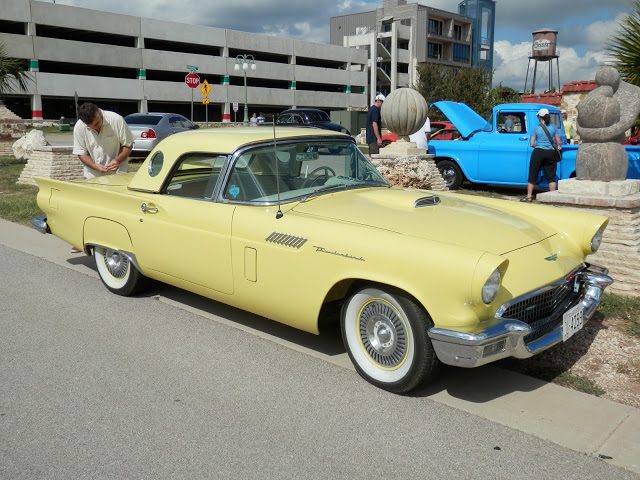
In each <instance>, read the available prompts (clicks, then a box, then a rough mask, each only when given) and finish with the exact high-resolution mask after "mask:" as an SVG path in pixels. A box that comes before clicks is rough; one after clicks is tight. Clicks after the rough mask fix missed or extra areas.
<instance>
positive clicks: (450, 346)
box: [428, 265, 613, 368]
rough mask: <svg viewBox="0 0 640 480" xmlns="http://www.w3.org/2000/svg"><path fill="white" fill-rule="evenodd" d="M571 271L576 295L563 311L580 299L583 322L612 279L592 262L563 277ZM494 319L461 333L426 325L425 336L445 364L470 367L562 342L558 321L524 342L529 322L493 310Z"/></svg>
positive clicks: (534, 353) (539, 350)
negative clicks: (476, 329)
mask: <svg viewBox="0 0 640 480" xmlns="http://www.w3.org/2000/svg"><path fill="white" fill-rule="evenodd" d="M572 275H574V276H575V277H577V278H578V279H579V281H580V296H579V297H578V298H577V301H574V302H572V303H571V305H568V306H567V307H566V308H565V309H564V311H567V310H569V309H570V308H573V307H574V306H576V305H578V304H580V303H581V304H582V306H583V308H584V321H585V323H586V322H587V321H588V320H589V319H590V318H591V316H592V315H593V314H594V312H595V310H596V308H597V307H598V305H599V304H600V301H601V297H602V292H603V291H604V289H605V288H606V287H607V286H609V285H611V284H612V283H613V279H612V278H611V277H609V276H608V275H607V270H606V269H604V268H602V267H598V266H596V265H586V266H585V267H581V268H580V269H579V270H578V271H575V270H574V271H573V272H571V273H570V274H569V275H567V277H565V278H571V280H572V279H573V277H572ZM558 282H560V284H561V285H562V284H563V282H562V281H556V282H553V283H552V284H550V285H549V286H545V287H543V288H541V289H537V290H535V291H534V292H530V293H528V294H526V295H522V296H520V297H518V298H516V299H513V300H511V301H510V302H508V303H507V304H505V305H506V307H505V305H503V306H502V307H500V309H499V311H500V312H504V311H505V310H506V308H507V307H508V306H509V305H511V304H513V303H515V302H520V301H522V300H523V299H526V298H529V297H531V296H533V295H536V294H539V293H540V292H541V291H545V290H548V289H549V288H553V286H554V285H555V286H557V285H558ZM503 307H505V308H503ZM563 313H564V312H563ZM496 320H498V322H497V323H496V324H494V325H492V326H490V327H488V328H486V329H484V330H482V331H480V332H477V333H464V332H458V331H455V330H448V329H444V328H437V327H433V328H431V329H429V332H428V333H429V337H430V338H431V343H432V344H433V348H434V349H435V351H436V355H437V356H438V359H439V360H440V361H441V362H442V363H445V364H447V365H454V366H457V367H465V368H473V367H478V366H480V365H484V364H487V363H491V362H495V361H496V360H500V359H502V358H506V357H515V358H529V357H532V356H533V355H536V354H538V353H540V352H542V351H544V350H546V349H548V348H550V347H552V346H553V345H556V344H558V343H560V342H562V323H560V324H559V325H557V326H556V327H555V328H554V329H553V330H551V331H550V332H548V333H546V334H545V335H543V336H541V337H540V338H537V339H535V340H533V341H531V342H529V343H525V341H524V338H525V337H526V336H527V335H529V334H530V333H531V332H532V327H531V326H530V325H528V324H526V323H524V322H522V321H520V320H514V319H508V318H507V319H505V318H501V317H499V316H498V314H497V313H496ZM498 342H504V345H503V346H501V349H500V350H499V351H497V352H495V353H492V354H491V355H488V356H486V357H485V356H484V350H485V347H487V346H489V345H494V344H496V343H498Z"/></svg>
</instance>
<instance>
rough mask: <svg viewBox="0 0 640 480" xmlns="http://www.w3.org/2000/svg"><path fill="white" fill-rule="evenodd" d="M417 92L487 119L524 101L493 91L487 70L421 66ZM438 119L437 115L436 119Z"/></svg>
mask: <svg viewBox="0 0 640 480" xmlns="http://www.w3.org/2000/svg"><path fill="white" fill-rule="evenodd" d="M638 1H640V0H638ZM416 90H418V91H419V92H420V93H421V94H422V96H423V97H424V98H425V100H426V101H427V103H428V104H429V105H431V104H432V103H433V102H437V101H439V100H450V101H453V102H462V103H465V104H467V105H468V106H469V108H471V109H473V110H475V111H476V112H478V114H480V115H481V116H483V117H488V116H489V115H490V114H491V109H492V108H493V107H494V106H495V105H496V104H498V103H509V102H519V101H520V94H519V93H518V92H516V91H515V90H513V89H512V88H508V87H503V86H502V85H499V86H497V87H495V88H491V72H489V71H488V70H486V69H484V68H472V67H450V66H448V65H442V64H436V63H424V64H421V65H419V66H418V83H417V84H416ZM434 113H435V112H434ZM430 116H431V115H430ZM437 117H438V114H437V113H435V115H434V116H433V118H437Z"/></svg>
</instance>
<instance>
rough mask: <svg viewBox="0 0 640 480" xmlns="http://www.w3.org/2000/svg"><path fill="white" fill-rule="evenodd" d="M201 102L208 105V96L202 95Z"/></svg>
mask: <svg viewBox="0 0 640 480" xmlns="http://www.w3.org/2000/svg"><path fill="white" fill-rule="evenodd" d="M202 104H203V105H209V97H202Z"/></svg>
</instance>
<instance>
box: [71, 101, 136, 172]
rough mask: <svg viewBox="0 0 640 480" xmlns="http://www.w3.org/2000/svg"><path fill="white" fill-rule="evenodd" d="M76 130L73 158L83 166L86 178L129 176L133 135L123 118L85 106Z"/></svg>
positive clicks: (90, 105)
mask: <svg viewBox="0 0 640 480" xmlns="http://www.w3.org/2000/svg"><path fill="white" fill-rule="evenodd" d="M78 116H79V117H80V118H79V119H78V121H77V122H76V125H75V127H74V128H73V154H74V155H78V158H79V159H80V161H81V162H82V163H83V164H84V177H85V178H93V177H97V176H101V175H108V174H111V173H115V172H116V171H117V172H118V173H122V172H126V171H127V170H128V167H129V153H131V147H132V146H133V135H132V134H131V131H130V130H129V127H128V126H127V124H126V122H125V121H124V118H122V117H121V116H120V115H118V114H117V113H115V112H109V111H106V110H100V109H99V108H98V107H97V106H96V105H95V104H93V103H83V104H82V105H80V108H79V110H78Z"/></svg>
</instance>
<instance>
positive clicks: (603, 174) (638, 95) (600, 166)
mask: <svg viewBox="0 0 640 480" xmlns="http://www.w3.org/2000/svg"><path fill="white" fill-rule="evenodd" d="M595 81H596V84H597V85H598V86H597V87H596V88H595V89H594V90H592V91H591V92H589V94H588V95H587V96H586V97H585V98H584V99H583V100H582V101H581V102H580V103H579V104H578V106H577V107H576V108H577V110H578V118H577V129H578V134H579V135H580V137H581V138H582V144H581V145H580V147H579V148H578V155H577V157H576V177H577V178H578V180H599V181H606V182H608V181H613V180H624V179H625V178H626V176H627V169H628V168H629V159H628V157H627V152H626V151H625V149H624V147H623V146H622V142H623V140H624V135H625V132H626V131H627V130H628V129H630V128H631V127H632V126H633V124H634V123H635V120H636V118H637V117H638V115H639V114H640V88H639V87H637V86H635V85H631V84H629V83H627V82H625V81H623V80H622V79H621V78H620V74H619V73H618V71H617V70H616V69H615V68H613V67H602V68H601V69H600V70H598V73H596V78H595Z"/></svg>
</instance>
